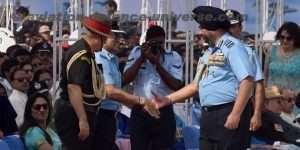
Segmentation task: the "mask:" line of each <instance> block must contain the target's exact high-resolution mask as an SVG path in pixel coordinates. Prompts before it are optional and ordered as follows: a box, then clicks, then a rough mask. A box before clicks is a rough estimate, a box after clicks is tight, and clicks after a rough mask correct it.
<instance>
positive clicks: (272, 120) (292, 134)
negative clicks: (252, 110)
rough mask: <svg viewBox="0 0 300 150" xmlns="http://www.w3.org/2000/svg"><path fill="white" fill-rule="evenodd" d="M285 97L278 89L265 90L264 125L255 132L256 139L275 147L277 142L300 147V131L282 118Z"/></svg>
mask: <svg viewBox="0 0 300 150" xmlns="http://www.w3.org/2000/svg"><path fill="white" fill-rule="evenodd" d="M282 98H283V95H282V94H281V93H280V92H279V89H278V87H276V86H272V87H268V88H266V89H265V99H264V108H265V109H264V110H263V111H262V116H261V118H262V125H261V127H260V128H259V129H258V130H257V131H255V132H253V133H254V134H253V135H254V137H255V138H257V139H259V140H261V141H263V142H266V144H270V145H273V143H274V142H275V141H283V142H287V143H292V144H295V145H298V146H299V145H300V144H299V143H297V141H296V140H297V139H300V129H299V128H297V127H294V126H292V125H291V124H289V123H288V122H286V121H284V120H283V119H282V118H281V117H280V114H281V111H282V103H283V100H282Z"/></svg>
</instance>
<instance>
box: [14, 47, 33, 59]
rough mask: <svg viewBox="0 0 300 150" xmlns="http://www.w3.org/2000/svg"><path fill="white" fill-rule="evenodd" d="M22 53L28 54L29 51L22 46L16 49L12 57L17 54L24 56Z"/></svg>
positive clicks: (15, 56)
mask: <svg viewBox="0 0 300 150" xmlns="http://www.w3.org/2000/svg"><path fill="white" fill-rule="evenodd" d="M24 55H28V56H30V53H29V51H28V50H27V49H24V48H21V49H18V50H16V51H15V52H14V54H13V56H14V58H17V57H18V56H24Z"/></svg>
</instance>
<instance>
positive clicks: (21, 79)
mask: <svg viewBox="0 0 300 150" xmlns="http://www.w3.org/2000/svg"><path fill="white" fill-rule="evenodd" d="M15 80H17V81H18V82H24V81H25V82H28V81H29V78H27V77H23V78H16V79H15Z"/></svg>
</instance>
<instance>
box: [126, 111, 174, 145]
mask: <svg viewBox="0 0 300 150" xmlns="http://www.w3.org/2000/svg"><path fill="white" fill-rule="evenodd" d="M175 131H176V122H175V117H174V112H173V107H172V106H168V107H164V108H162V109H160V119H155V118H154V117H151V116H150V115H149V114H148V113H147V112H146V111H144V110H143V107H142V106H140V105H135V106H134V107H133V108H132V111H131V117H130V143H131V149H132V150H147V149H153V150H162V149H164V150H171V149H172V150H173V149H175Z"/></svg>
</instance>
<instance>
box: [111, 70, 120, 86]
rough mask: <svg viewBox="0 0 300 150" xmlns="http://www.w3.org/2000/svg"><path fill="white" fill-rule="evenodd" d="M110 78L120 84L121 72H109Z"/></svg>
mask: <svg viewBox="0 0 300 150" xmlns="http://www.w3.org/2000/svg"><path fill="white" fill-rule="evenodd" d="M110 75H111V77H112V79H113V80H114V81H115V84H117V85H118V84H120V85H121V74H120V73H119V72H116V73H110Z"/></svg>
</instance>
